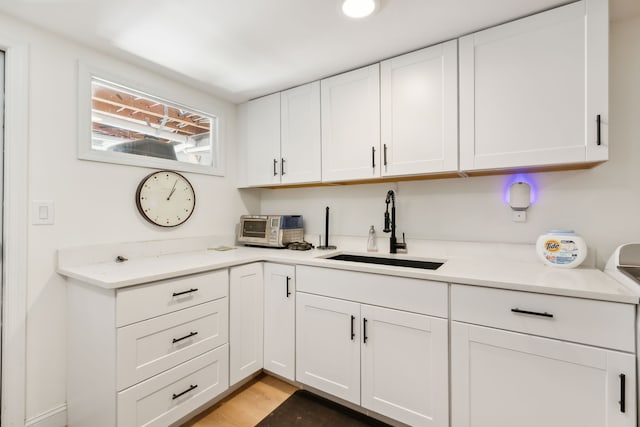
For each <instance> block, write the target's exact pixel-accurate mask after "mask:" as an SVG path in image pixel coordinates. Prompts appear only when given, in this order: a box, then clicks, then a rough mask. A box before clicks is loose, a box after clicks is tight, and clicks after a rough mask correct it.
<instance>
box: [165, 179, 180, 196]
mask: <svg viewBox="0 0 640 427" xmlns="http://www.w3.org/2000/svg"><path fill="white" fill-rule="evenodd" d="M177 183H178V180H177V179H176V182H174V183H173V188H172V189H171V193H169V196H167V200H170V199H171V196H172V195H173V193H174V192H175V191H176V184H177Z"/></svg>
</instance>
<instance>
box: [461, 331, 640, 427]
mask: <svg viewBox="0 0 640 427" xmlns="http://www.w3.org/2000/svg"><path fill="white" fill-rule="evenodd" d="M451 408H452V409H451V414H452V415H451V425H452V427H471V426H473V427H513V426H518V427H539V426H546V427H567V426H580V427H614V426H615V427H632V426H635V425H636V369H635V357H634V355H632V354H627V353H621V352H617V351H612V350H605V349H602V348H597V347H590V346H585V345H578V344H572V343H568V342H564V341H558V340H553V339H547V338H539V337H535V336H532V335H526V334H520V333H515V332H506V331H502V330H498V329H493V328H485V327H480V326H472V325H468V324H465V323H459V322H452V323H451Z"/></svg>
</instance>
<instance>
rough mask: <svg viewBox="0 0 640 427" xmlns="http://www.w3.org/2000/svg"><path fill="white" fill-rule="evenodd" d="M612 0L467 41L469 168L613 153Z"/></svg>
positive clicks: (464, 105)
mask: <svg viewBox="0 0 640 427" xmlns="http://www.w3.org/2000/svg"><path fill="white" fill-rule="evenodd" d="M606 5H607V2H606V0H590V1H586V2H585V1H581V2H576V3H572V4H569V5H567V6H563V7H560V8H557V9H553V10H550V11H547V12H543V13H539V14H537V15H532V16H529V17H527V18H523V19H520V20H517V21H514V22H510V23H507V24H504V25H500V26H497V27H493V28H489V29H487V30H484V31H480V32H478V33H474V34H470V35H468V36H465V37H462V38H461V39H460V169H461V170H479V169H497V168H512V167H521V166H541V165H553V164H567V163H579V162H593V161H603V160H606V159H607V158H608V149H607V143H608V140H607V123H608V101H607V93H608V86H607V85H608V74H607V73H608V71H607V64H608V59H607V58H608V26H607V25H608V24H607V22H608V16H607V14H608V12H607V6H606ZM598 117H600V123H599V124H598V121H597V118H598ZM598 130H599V132H600V133H599V134H598Z"/></svg>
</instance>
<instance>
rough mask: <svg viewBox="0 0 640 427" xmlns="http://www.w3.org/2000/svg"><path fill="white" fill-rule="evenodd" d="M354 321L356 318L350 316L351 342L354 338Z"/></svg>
mask: <svg viewBox="0 0 640 427" xmlns="http://www.w3.org/2000/svg"><path fill="white" fill-rule="evenodd" d="M355 320H356V316H353V315H352V316H351V341H353V340H354V338H355V337H356V331H355V324H354V322H355Z"/></svg>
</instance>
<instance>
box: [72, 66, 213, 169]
mask: <svg viewBox="0 0 640 427" xmlns="http://www.w3.org/2000/svg"><path fill="white" fill-rule="evenodd" d="M80 77H81V78H80V85H81V90H80V91H79V94H80V97H81V99H80V103H79V105H80V108H81V112H82V113H84V114H81V117H80V120H79V123H80V127H81V129H80V132H79V150H78V153H79V154H78V156H79V157H80V158H81V159H85V160H97V161H104V162H110V163H120V164H128V165H137V166H147V167H155V168H165V169H173V170H180V171H187V172H196V173H207V174H213V175H222V174H223V173H222V167H221V164H222V159H221V158H220V154H221V151H222V150H221V149H220V148H221V147H220V141H219V140H218V135H219V132H218V130H219V129H218V128H219V122H218V118H217V117H216V116H214V115H212V114H207V113H204V112H202V111H198V110H196V109H195V108H191V107H186V106H184V105H181V104H178V103H177V102H172V101H168V100H166V99H162V98H160V97H157V96H153V95H150V94H148V93H145V92H142V91H140V90H136V89H132V88H130V87H127V86H124V85H121V84H119V83H114V82H113V81H110V80H107V79H104V78H102V77H98V76H96V75H94V74H93V73H91V72H88V70H85V69H84V67H82V66H81V73H80ZM87 86H89V88H90V95H89V94H87ZM82 110H84V111H82ZM86 110H89V111H88V112H87V111H86ZM83 116H84V117H90V119H86V118H85V119H84V120H83V119H82V117H83ZM85 126H86V127H85Z"/></svg>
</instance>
